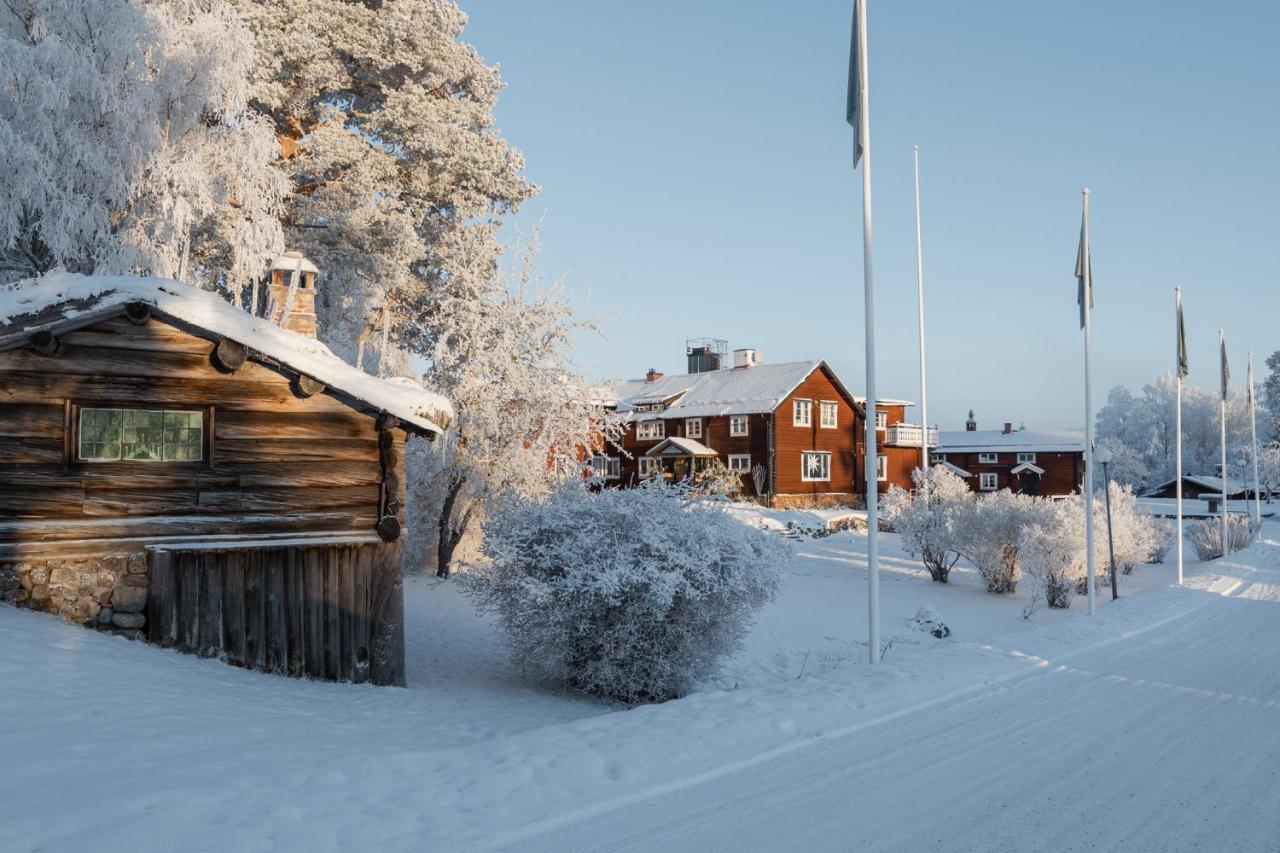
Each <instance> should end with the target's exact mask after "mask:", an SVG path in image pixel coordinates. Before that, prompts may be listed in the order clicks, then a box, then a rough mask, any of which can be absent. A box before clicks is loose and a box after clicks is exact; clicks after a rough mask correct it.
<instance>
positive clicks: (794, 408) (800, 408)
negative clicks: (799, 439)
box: [791, 399, 813, 427]
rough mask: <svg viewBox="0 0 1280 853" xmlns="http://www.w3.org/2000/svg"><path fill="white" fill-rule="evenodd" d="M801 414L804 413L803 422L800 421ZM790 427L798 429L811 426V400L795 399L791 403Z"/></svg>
mask: <svg viewBox="0 0 1280 853" xmlns="http://www.w3.org/2000/svg"><path fill="white" fill-rule="evenodd" d="M801 404H803V405H801ZM801 412H803V413H804V419H803V420H801V418H800V413H801ZM791 425H792V426H798V427H810V426H813V401H812V400H805V399H796V400H792V401H791Z"/></svg>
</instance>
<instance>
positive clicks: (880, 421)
mask: <svg viewBox="0 0 1280 853" xmlns="http://www.w3.org/2000/svg"><path fill="white" fill-rule="evenodd" d="M888 428H889V413H888V412H876V429H888Z"/></svg>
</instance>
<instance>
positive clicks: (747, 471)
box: [728, 453, 751, 474]
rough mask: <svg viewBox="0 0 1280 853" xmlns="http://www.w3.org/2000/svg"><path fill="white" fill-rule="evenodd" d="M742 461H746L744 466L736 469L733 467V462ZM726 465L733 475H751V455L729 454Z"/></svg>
mask: <svg viewBox="0 0 1280 853" xmlns="http://www.w3.org/2000/svg"><path fill="white" fill-rule="evenodd" d="M744 459H745V460H746V465H745V466H740V467H737V468H735V467H734V462H735V461H738V462H740V461H741V460H744ZM728 465H729V470H730V471H732V472H733V473H735V474H750V473H751V454H750V453H730V454H729V462H728Z"/></svg>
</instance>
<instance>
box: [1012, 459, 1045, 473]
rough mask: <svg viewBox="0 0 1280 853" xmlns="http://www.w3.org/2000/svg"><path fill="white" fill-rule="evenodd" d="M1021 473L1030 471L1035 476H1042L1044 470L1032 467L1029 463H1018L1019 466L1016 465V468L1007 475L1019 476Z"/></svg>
mask: <svg viewBox="0 0 1280 853" xmlns="http://www.w3.org/2000/svg"><path fill="white" fill-rule="evenodd" d="M1023 471H1030V472H1032V473H1033V474H1037V475H1042V474H1044V469H1043V468H1041V467H1040V466H1039V465H1032V464H1031V463H1030V462H1021V463H1019V464H1018V465H1017V466H1015V467H1014V468H1013V470H1011V471H1010V472H1009V473H1010V474H1021V473H1022V472H1023Z"/></svg>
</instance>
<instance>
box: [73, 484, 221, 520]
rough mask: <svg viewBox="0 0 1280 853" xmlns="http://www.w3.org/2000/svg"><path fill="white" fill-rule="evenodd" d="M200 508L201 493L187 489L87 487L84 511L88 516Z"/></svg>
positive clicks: (189, 511) (192, 510) (171, 512)
mask: <svg viewBox="0 0 1280 853" xmlns="http://www.w3.org/2000/svg"><path fill="white" fill-rule="evenodd" d="M199 509H200V503H199V492H197V491H195V490H185V489H148V488H123V489H119V488H118V489H101V488H97V489H86V490H85V491H84V492H83V497H82V502H81V511H80V512H79V513H77V514H78V515H83V516H85V517H87V518H96V517H100V516H103V517H110V518H118V517H120V516H138V515H144V516H155V515H175V514H178V513H183V512H188V513H194V512H196V511H198V510H199Z"/></svg>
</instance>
